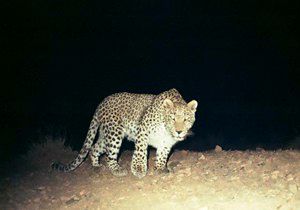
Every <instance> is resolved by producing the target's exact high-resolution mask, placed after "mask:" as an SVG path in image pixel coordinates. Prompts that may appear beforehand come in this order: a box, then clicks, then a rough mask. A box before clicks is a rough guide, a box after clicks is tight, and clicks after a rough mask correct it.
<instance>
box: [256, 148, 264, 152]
mask: <svg viewBox="0 0 300 210" xmlns="http://www.w3.org/2000/svg"><path fill="white" fill-rule="evenodd" d="M256 151H258V152H264V151H265V150H264V148H262V147H256Z"/></svg>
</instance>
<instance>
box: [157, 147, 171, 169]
mask: <svg viewBox="0 0 300 210" xmlns="http://www.w3.org/2000/svg"><path fill="white" fill-rule="evenodd" d="M170 150H171V148H169V147H163V148H157V151H156V158H155V166H154V170H155V171H156V172H157V173H168V172H169V170H168V168H167V159H168V156H169V153H170Z"/></svg>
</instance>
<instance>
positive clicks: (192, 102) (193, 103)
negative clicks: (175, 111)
mask: <svg viewBox="0 0 300 210" xmlns="http://www.w3.org/2000/svg"><path fill="white" fill-rule="evenodd" d="M187 106H188V107H189V108H190V109H191V110H192V111H193V112H196V109H197V106H198V102H197V101H196V100H192V101H190V102H189V103H188V104H187Z"/></svg>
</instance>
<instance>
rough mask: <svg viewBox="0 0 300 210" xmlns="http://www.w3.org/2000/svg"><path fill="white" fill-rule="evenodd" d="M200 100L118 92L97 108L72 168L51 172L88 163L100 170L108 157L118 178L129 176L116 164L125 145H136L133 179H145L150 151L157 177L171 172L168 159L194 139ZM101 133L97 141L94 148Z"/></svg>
mask: <svg viewBox="0 0 300 210" xmlns="http://www.w3.org/2000/svg"><path fill="white" fill-rule="evenodd" d="M197 106H198V102H197V101H196V100H191V101H190V102H188V103H187V102H186V101H185V100H184V99H183V97H182V96H181V94H180V93H179V92H178V91H177V90H176V89H175V88H172V89H170V90H166V91H164V92H162V93H159V94H156V95H155V94H140V93H128V92H120V93H115V94H112V95H109V96H107V97H106V98H104V100H103V101H102V102H101V103H100V104H99V105H98V107H97V108H96V111H95V113H94V115H93V118H92V120H91V122H90V126H89V129H88V132H87V135H86V139H85V141H84V143H83V146H82V148H81V150H80V151H79V153H78V155H77V156H76V158H75V159H74V160H73V161H72V162H70V163H69V164H63V163H61V162H58V161H54V162H52V169H53V170H57V171H62V172H69V171H72V170H74V169H76V168H77V167H78V166H79V165H80V164H81V163H82V162H83V161H84V160H85V159H86V157H87V155H88V154H89V157H90V159H91V163H92V166H95V167H99V166H100V163H99V162H100V161H99V158H100V156H101V155H103V154H105V156H106V158H105V160H106V166H107V167H108V168H109V170H110V172H111V173H112V174H113V175H115V176H125V175H127V174H128V171H127V170H126V168H125V167H121V166H120V165H119V163H118V155H119V151H120V148H121V144H122V141H123V139H125V138H126V139H127V140H129V141H132V142H134V151H133V156H132V160H131V166H130V169H131V173H132V174H133V175H134V176H135V177H138V178H142V177H144V176H145V175H146V174H147V170H148V168H147V167H148V165H147V164H148V163H147V161H148V160H147V156H148V147H149V146H151V147H154V148H155V149H156V157H155V163H154V171H155V172H158V173H164V172H166V173H167V172H169V169H168V168H167V159H168V157H169V154H170V151H171V149H172V147H173V146H174V145H175V144H176V143H178V142H181V141H183V140H185V139H186V138H187V137H188V136H190V134H191V133H192V131H191V128H192V126H193V124H194V122H195V113H196V109H197ZM97 133H98V140H97V141H95V142H94V139H95V138H96V136H97Z"/></svg>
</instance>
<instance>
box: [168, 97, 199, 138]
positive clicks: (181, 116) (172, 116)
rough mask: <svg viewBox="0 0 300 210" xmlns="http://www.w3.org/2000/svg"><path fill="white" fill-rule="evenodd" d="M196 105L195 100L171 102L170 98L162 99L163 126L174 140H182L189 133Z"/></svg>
mask: <svg viewBox="0 0 300 210" xmlns="http://www.w3.org/2000/svg"><path fill="white" fill-rule="evenodd" d="M197 106H198V102H197V101H196V100H192V101H191V102H189V103H187V104H186V103H178V102H172V101H171V100H170V99H165V100H164V102H163V108H164V120H165V126H166V128H167V130H168V131H169V132H170V134H171V135H172V137H173V138H174V139H175V140H177V141H182V140H184V139H185V138H186V137H187V136H188V135H189V134H190V133H191V131H190V129H191V127H192V126H193V124H194V122H195V113H196V109H197Z"/></svg>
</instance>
